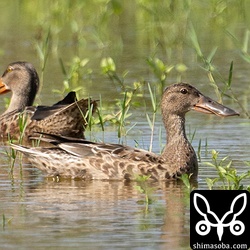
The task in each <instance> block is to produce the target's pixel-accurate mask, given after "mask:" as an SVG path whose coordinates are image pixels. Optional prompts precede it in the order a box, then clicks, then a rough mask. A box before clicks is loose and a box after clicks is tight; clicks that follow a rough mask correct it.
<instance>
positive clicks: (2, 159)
mask: <svg viewBox="0 0 250 250" xmlns="http://www.w3.org/2000/svg"><path fill="white" fill-rule="evenodd" d="M56 2H57V1H55V4H52V5H51V6H50V9H51V12H49V14H47V16H46V14H43V12H42V11H41V12H39V10H40V9H41V10H42V9H43V8H44V9H46V8H45V7H44V6H43V5H42V4H41V2H40V1H38V3H39V4H38V5H37V6H34V3H33V1H25V3H23V2H22V3H18V2H17V1H12V2H11V1H10V2H8V4H5V3H1V9H2V10H3V11H2V15H1V17H0V18H1V23H2V30H1V31H0V33H1V36H0V41H1V57H0V70H1V72H3V70H4V69H5V67H6V65H7V64H8V63H10V62H13V61H17V60H28V61H30V62H32V63H33V64H34V65H35V66H36V68H37V69H38V72H39V74H40V75H41V66H40V65H41V61H40V60H39V57H38V56H37V51H36V45H37V44H36V41H37V40H36V37H37V36H38V35H41V36H43V38H45V37H46V34H47V33H46V32H47V30H46V27H47V28H48V27H49V26H50V27H51V32H52V33H53V34H55V33H57V32H58V33H57V34H59V35H58V36H56V35H54V40H53V44H52V45H51V46H52V50H51V53H50V54H49V58H48V61H47V64H46V68H45V72H44V83H43V86H42V89H41V91H40V94H39V98H38V99H37V100H36V102H37V103H42V104H52V103H54V102H56V101H57V100H58V99H60V98H61V97H62V95H60V94H55V93H53V92H52V89H60V90H61V89H62V88H63V86H62V81H63V80H64V79H65V78H64V76H63V74H62V71H61V68H60V64H59V59H62V60H63V62H64V63H65V66H66V68H67V70H68V71H69V68H70V64H71V62H72V58H73V57H74V56H75V55H78V56H80V57H81V58H82V59H83V58H89V60H90V61H89V64H88V66H87V68H89V69H91V70H92V71H93V72H92V73H91V74H90V75H88V74H86V72H85V74H83V75H84V77H83V78H84V80H83V81H82V82H81V86H82V87H83V89H82V91H80V95H81V96H82V97H83V96H84V97H86V96H88V95H90V96H92V97H93V98H95V99H99V98H100V94H101V96H102V102H103V104H104V111H106V113H107V114H108V112H109V111H110V110H113V108H112V107H113V106H114V104H115V102H116V99H121V98H122V95H121V89H120V86H119V85H117V84H114V83H112V82H111V80H110V79H108V77H106V76H104V75H103V74H101V69H100V62H101V59H102V58H103V57H106V56H112V57H113V58H114V59H115V62H116V66H117V72H118V74H120V75H122V73H123V72H124V71H126V70H129V73H128V74H127V76H126V77H125V84H127V85H130V86H132V83H133V82H134V81H141V80H145V81H146V82H147V81H149V82H155V81H156V76H155V75H154V73H153V72H152V70H151V69H150V68H149V66H148V65H147V63H146V58H147V57H149V56H152V55H153V54H154V53H156V55H157V56H158V57H159V58H161V59H162V60H164V61H166V62H167V63H168V65H171V64H175V63H179V62H182V63H184V64H185V65H186V66H187V67H188V70H187V71H185V72H183V73H180V72H178V71H177V70H173V71H172V72H171V73H170V74H169V76H168V78H167V82H166V83H167V84H170V83H172V82H176V81H178V80H180V79H181V80H183V81H188V82H190V83H192V84H193V85H195V86H196V87H197V88H199V89H200V90H201V91H202V92H204V93H205V94H206V95H209V96H211V97H213V98H215V99H216V96H215V94H214V89H213V88H212V87H211V85H210V84H209V80H208V78H207V73H206V72H205V71H204V70H202V69H201V67H200V66H201V65H202V63H201V62H200V61H199V59H197V54H196V53H195V51H194V49H193V48H192V46H191V45H190V41H189V40H188V39H186V40H185V42H183V40H182V41H176V40H175V41H173V42H169V40H171V39H174V36H176V37H178V35H179V37H180V39H181V38H182V39H183V34H182V33H183V32H182V30H181V31H176V30H179V29H178V27H182V26H183V25H181V22H178V20H176V19H175V20H174V21H175V25H177V28H176V30H175V32H176V34H175V33H174V32H173V33H171V32H170V31H169V30H168V29H169V27H172V26H171V25H173V23H172V21H169V22H170V23H168V22H167V21H166V19H167V18H168V17H167V15H166V16H162V20H163V21H166V23H164V22H163V21H162V23H160V22H159V20H158V21H157V19H155V20H151V19H150V20H149V19H147V18H145V20H146V23H145V24H144V23H143V22H142V20H144V19H143V18H142V17H143V16H142V14H144V15H148V13H147V14H145V13H144V12H142V9H140V7H138V6H139V5H137V4H135V3H134V1H131V2H130V1H126V4H124V6H123V8H124V10H123V12H122V14H120V16H119V18H118V16H117V15H118V14H111V13H110V9H108V10H107V12H105V13H106V16H105V15H104V12H103V13H102V12H101V11H100V9H99V8H97V7H96V5H93V6H91V4H90V5H88V6H85V8H86V13H89V14H86V16H84V17H82V18H83V20H81V18H80V17H81V15H79V13H78V11H76V12H75V13H76V14H75V13H74V12H73V13H74V14H75V15H74V14H73V15H72V16H73V17H74V18H75V20H76V21H77V22H79V23H78V24H79V27H80V30H81V32H82V33H81V34H82V36H81V37H80V38H79V39H80V45H81V46H80V45H79V47H78V45H75V44H74V43H73V35H72V30H71V28H70V25H72V23H71V22H70V21H71V20H68V19H67V18H68V17H67V18H65V20H64V19H63V18H64V16H63V13H64V12H63V10H62V11H61V12H56V10H57V8H59V7H58V6H59V5H58V6H56ZM201 2H202V1H201ZM65 3H67V4H69V3H68V2H67V1H65ZM81 4H84V2H83V3H81ZM203 4H204V3H203ZM201 5H202V3H201ZM197 6H198V5H197ZM63 7H65V6H64V5H63V4H62V8H63ZM150 7H152V8H156V7H157V6H150ZM109 8H110V7H109ZM162 8H166V6H163V7H162ZM197 8H198V7H197ZM246 9H247V8H246ZM46 10H47V9H46ZM66 10H67V8H66ZM81 10H82V9H81ZM93 10H95V11H93ZM237 10H238V9H234V10H232V11H235V13H231V15H229V16H231V17H232V21H231V20H228V24H227V25H228V26H227V27H228V28H230V29H231V31H235V34H236V35H238V38H239V39H240V40H241V41H242V40H243V39H244V25H247V21H245V22H246V23H244V22H243V21H242V19H243V18H242V19H241V18H240V14H239V13H240V11H239V13H238V12H237ZM64 11H65V9H64ZM71 11H72V10H71ZM91 11H92V12H91ZM144 11H145V10H144ZM96 12H97V14H100V12H101V14H103V16H102V20H103V26H101V23H100V22H99V21H100V20H99V19H98V21H93V20H94V17H92V16H94V14H93V13H96ZM44 13H47V12H44ZM60 13H62V14H61V15H62V16H63V18H61V19H60ZM67 13H68V12H67ZM90 13H92V15H91V14H90ZM127 13H129V16H128V14H127ZM164 13H165V12H164ZM200 13H202V12H201V11H200ZM10 14H11V16H10ZM161 14H162V13H161ZM179 14H180V13H179ZM53 15H54V16H53ZM56 15H58V17H57V18H58V19H56ZM69 15H70V12H69ZM78 15H79V17H78ZM199 15H202V14H199V11H198V12H197V17H196V16H194V20H195V19H196V18H198V17H199ZM216 15H217V16H216ZM245 15H246V16H247V13H245ZM100 16H101V15H100ZM237 16H239V19H237V20H236V17H237ZM52 17H54V19H53V18H52ZM73 17H72V18H73ZM91 17H92V19H93V20H92V19H91ZM182 17H183V16H182ZM95 18H96V17H95ZM105 18H107V20H109V18H110V20H111V21H112V22H108V21H105V20H106V19H105ZM148 18H150V15H149V16H148ZM213 18H214V19H213V21H216V22H217V23H216V22H215V23H216V24H217V26H216V25H211V27H210V29H209V32H206V31H207V29H206V28H204V27H206V25H205V24H204V23H205V22H206V21H204V22H200V23H195V25H196V28H197V29H198V30H199V31H200V33H199V34H198V38H200V39H201V45H202V46H203V47H202V48H203V50H204V54H206V55H208V54H209V53H210V52H211V50H212V49H213V48H214V47H215V46H218V47H219V48H218V51H217V53H216V56H215V58H214V61H215V64H216V65H217V66H218V69H219V71H220V72H221V73H222V75H223V77H224V78H226V77H228V70H229V66H230V63H231V61H232V60H233V61H234V74H233V84H232V87H233V90H234V93H235V94H236V95H237V97H238V98H239V100H240V101H241V102H242V103H243V104H244V107H245V108H246V109H247V110H249V102H248V96H249V86H248V85H249V76H248V74H249V64H247V63H246V62H245V61H244V60H242V58H241V57H240V56H239V50H238V48H236V47H234V46H233V45H232V41H231V40H230V39H229V38H228V37H227V36H226V35H225V33H224V32H223V31H224V30H222V29H221V28H222V26H223V25H222V22H223V21H225V20H224V19H220V18H225V17H224V16H223V17H222V16H220V15H219V14H218V13H213ZM160 19H161V18H160ZM177 19H178V18H177ZM207 19H208V16H207V15H205V14H204V20H207ZM229 19H230V18H229ZM91 20H92V22H91ZM246 20H247V19H246ZM182 21H183V20H182ZM219 21H220V22H219ZM95 22H97V23H98V25H99V26H98V25H97V26H98V28H99V29H97V28H96V26H95ZM242 22H243V24H242ZM160 25H163V26H162V27H164V28H166V34H168V35H166V36H165V35H164V36H162V37H161V36H160V35H159V33H158V32H159V30H158V28H159V27H160ZM220 25H221V26H220ZM58 27H59V28H60V29H59V30H58V31H57V30H56V28H58ZM156 27H157V29H154V28H156ZM234 27H240V28H241V29H242V32H241V33H240V34H239V33H237V29H236V30H234ZM182 28H183V27H182ZM43 29H44V31H43ZM145 29H146V30H145ZM153 30H154V32H153ZM10 31H11V32H10ZM97 31H98V32H99V33H98V32H97ZM147 32H148V33H147ZM40 33H41V34H40ZM170 34H171V35H172V36H170ZM211 34H214V36H213V35H211ZM152 35H154V36H156V37H157V39H159V41H160V43H159V44H158V45H157V44H155V43H154V41H153V38H152ZM56 38H57V39H56ZM157 39H156V40H157ZM168 39H169V40H168ZM38 41H39V44H40V45H41V43H40V42H41V41H42V40H38ZM56 41H57V43H56ZM188 41H189V42H188ZM163 42H166V44H164V46H165V47H164V46H162V47H161V44H163ZM56 44H57V46H56ZM218 82H219V83H221V81H218ZM220 86H223V85H222V84H221V85H220ZM2 97H4V96H1V98H0V113H2V112H3V111H4V110H5V108H4V105H5V102H4V100H3V98H2ZM158 98H159V99H160V97H158ZM137 99H138V100H139V101H141V99H140V98H137ZM143 102H145V103H146V104H147V109H145V107H144V106H143V105H142V106H139V107H134V106H133V107H132V108H131V109H130V112H131V113H132V116H131V118H129V120H128V121H130V123H129V124H127V129H128V128H129V127H130V126H132V125H133V124H134V123H136V126H135V127H134V128H133V129H132V130H131V131H129V133H128V135H127V136H126V139H124V138H123V141H124V142H126V143H127V144H128V145H131V146H134V145H135V141H137V142H138V143H139V145H140V147H142V148H145V149H147V148H148V147H149V142H150V129H149V126H148V123H147V120H146V115H145V113H146V112H148V113H149V114H152V109H151V106H150V100H149V98H145V99H143ZM224 103H225V104H226V105H228V106H230V107H232V108H234V109H236V110H239V111H241V109H240V108H239V106H238V105H237V104H236V103H235V102H232V101H231V100H230V99H229V98H224ZM156 120H157V121H156V131H155V138H154V144H153V151H154V152H157V153H158V152H160V150H161V146H162V145H160V143H159V139H158V137H159V136H158V133H159V132H160V130H161V129H162V130H163V126H162V123H161V117H160V113H159V112H158V114H157V119H156ZM186 128H187V134H188V136H189V138H192V134H193V133H194V131H195V137H194V139H193V141H192V144H193V146H194V148H195V149H196V151H197V149H198V144H199V140H201V144H202V147H201V162H200V172H199V178H198V184H197V185H198V187H199V188H202V189H207V185H206V181H205V179H206V178H207V177H209V178H212V177H215V176H216V172H215V170H214V169H213V168H212V167H208V166H207V165H206V164H205V162H211V150H212V149H215V150H217V151H218V152H219V158H220V159H222V158H224V157H226V156H229V158H230V159H232V160H233V166H234V167H235V168H237V170H238V171H239V172H243V171H246V170H248V169H249V167H248V166H247V165H246V163H245V162H246V161H250V156H249V153H248V152H249V148H250V143H249V135H250V132H249V120H248V119H247V118H245V116H244V115H242V116H240V117H232V118H225V119H222V118H219V117H214V116H208V115H203V114H197V113H194V112H193V113H191V112H190V114H188V115H187V124H186ZM116 131H117V127H116V126H113V125H111V124H109V125H107V126H106V131H105V133H104V135H103V134H102V132H101V131H100V128H99V127H96V128H94V132H93V134H92V135H91V134H90V133H87V137H88V138H95V139H104V140H105V141H106V142H115V143H116V142H117V141H118V139H117V132H116ZM164 138H165V135H164V133H163V135H162V140H163V142H164ZM206 141H207V147H206V146H205V145H206ZM6 150H7V151H8V150H9V148H8V146H6V145H3V144H1V146H0V248H1V249H17V248H18V249H44V248H46V249H58V248H60V249H100V248H101V249H189V197H188V195H187V194H186V191H185V188H184V187H183V186H182V185H181V184H180V183H177V182H167V183H151V184H150V188H154V190H153V191H152V195H151V196H152V198H153V199H154V202H153V204H151V205H149V208H148V211H147V207H146V205H145V204H143V203H141V202H140V201H141V200H143V199H144V195H143V194H140V193H139V192H138V191H137V189H136V188H135V186H136V183H134V182H131V183H124V182H108V181H90V182H83V181H72V180H63V181H61V182H55V181H53V180H51V179H46V178H45V177H44V176H43V174H42V173H41V172H40V171H39V170H36V169H33V168H32V167H31V166H30V165H29V164H27V163H25V161H23V165H20V163H19V162H16V164H15V166H14V169H13V173H11V172H10V169H11V168H10V162H9V159H8V157H7V156H6V153H5V151H6ZM248 184H249V183H248Z"/></svg>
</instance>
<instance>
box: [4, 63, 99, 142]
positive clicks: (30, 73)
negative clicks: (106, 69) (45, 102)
mask: <svg viewBox="0 0 250 250" xmlns="http://www.w3.org/2000/svg"><path fill="white" fill-rule="evenodd" d="M38 88H39V77H38V74H37V72H36V69H35V68H34V66H33V65H32V64H31V63H28V62H14V63H11V64H9V65H8V67H7V69H6V70H5V72H4V73H3V75H2V77H1V78H0V94H4V93H7V92H9V91H11V92H12V97H11V100H10V105H9V107H8V109H7V110H6V111H5V112H4V113H3V114H2V115H0V139H7V138H8V136H10V137H11V138H19V137H20V121H21V120H22V121H24V120H26V129H25V137H26V138H28V137H29V136H32V135H34V133H36V132H46V133H52V134H57V135H63V136H73V137H78V138H84V133H83V132H84V127H85V126H86V125H87V122H86V121H87V117H84V116H85V115H86V114H87V113H88V112H90V111H89V109H90V107H91V106H92V111H93V112H94V111H95V109H96V106H97V104H96V101H91V100H89V99H82V100H80V101H77V99H76V95H75V92H70V93H69V94H68V95H67V96H66V97H65V98H64V99H63V100H61V101H59V102H58V103H56V104H54V105H53V106H37V107H34V106H31V105H32V104H33V102H34V99H35V96H36V94H37V91H38ZM86 116H87V115H86Z"/></svg>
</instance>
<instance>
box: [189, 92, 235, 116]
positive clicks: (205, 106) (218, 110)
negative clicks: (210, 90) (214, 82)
mask: <svg viewBox="0 0 250 250" xmlns="http://www.w3.org/2000/svg"><path fill="white" fill-rule="evenodd" d="M192 109H193V110H195V111H198V112H202V113H206V114H214V115H218V116H222V117H224V116H234V115H239V113H237V112H235V111H234V110H232V109H230V108H228V107H226V106H224V105H222V104H220V103H218V102H216V101H214V100H212V99H211V98H209V97H206V96H201V98H200V100H199V101H198V103H196V104H195V105H194V106H193V108H192Z"/></svg>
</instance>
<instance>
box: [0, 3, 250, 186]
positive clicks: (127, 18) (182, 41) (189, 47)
mask: <svg viewBox="0 0 250 250" xmlns="http://www.w3.org/2000/svg"><path fill="white" fill-rule="evenodd" d="M249 7H250V3H249V1H244V0H241V1H238V0H235V1H230V2H229V1H226V0H215V1H197V0H186V1H181V0H180V1H171V0H169V1H160V0H156V1H147V0H137V1H132V0H129V1H122V0H105V1H104V0H98V1H89V0H87V1H82V0H76V1H71V0H64V1H59V0H55V1H44V0H43V1H42V0H38V1H37V3H36V5H34V3H33V1H20V2H19V1H18V3H17V2H16V1H11V2H10V4H8V6H4V8H10V10H11V11H12V12H13V14H15V15H14V16H22V17H23V16H25V21H24V23H21V24H20V25H23V27H25V29H28V30H29V31H30V32H29V34H28V35H27V37H24V38H23V39H24V42H26V43H27V44H28V45H29V46H28V47H29V48H28V49H29V51H31V52H29V53H28V55H29V56H26V54H27V48H26V47H22V49H21V51H19V52H18V53H16V54H18V58H17V57H16V55H15V57H13V56H12V57H9V56H8V53H5V51H8V50H7V49H6V47H2V51H1V53H2V56H3V60H6V59H7V58H8V61H9V60H13V61H14V60H20V59H22V60H23V59H25V60H33V63H35V64H36V65H37V69H38V71H39V75H40V79H41V83H42V89H41V90H40V96H39V98H37V103H41V100H43V99H44V98H43V96H42V95H41V93H42V92H43V91H45V93H50V94H51V92H53V94H55V95H61V96H63V95H65V93H67V92H68V91H70V90H74V91H76V92H77V95H78V98H80V97H83V96H86V95H87V96H94V97H95V99H99V108H98V111H97V115H95V116H94V117H92V116H90V117H89V118H88V119H89V121H88V123H89V127H88V130H89V137H90V138H91V139H93V140H106V138H105V132H107V131H109V130H110V127H112V129H117V141H118V142H119V143H126V142H127V136H128V134H129V133H130V132H131V131H132V130H133V129H136V125H137V121H138V120H137V119H135V110H138V111H137V112H138V113H142V114H143V115H142V116H141V117H140V119H145V120H146V121H147V124H148V127H149V130H150V140H149V143H147V144H146V145H144V142H143V139H142V140H140V141H139V140H138V138H135V141H134V146H136V147H137V146H138V147H146V149H148V150H149V151H155V147H156V148H158V149H159V150H158V151H159V152H157V153H160V151H161V150H162V146H163V145H164V143H163V142H162V141H161V140H162V135H161V128H160V129H158V128H157V130H156V126H155V125H156V122H157V119H158V117H159V113H160V111H159V110H160V109H159V103H160V97H161V95H162V93H163V90H164V88H165V87H166V86H167V85H169V84H170V83H173V82H178V81H189V82H191V83H192V82H194V84H196V85H198V84H199V85H200V86H201V88H202V89H205V90H206V91H208V92H209V91H210V92H214V93H213V94H215V95H216V96H217V100H218V101H220V102H222V101H227V102H230V103H233V104H234V105H235V106H238V109H239V110H240V112H241V115H242V116H244V117H246V118H250V114H249V111H248V108H249V104H248V97H247V95H249V88H247V89H245V90H244V92H245V94H244V96H243V97H239V96H240V95H239V94H240V93H241V92H242V91H241V89H244V86H241V85H240V83H239V82H240V81H241V80H242V81H245V78H244V79H243V77H242V76H240V75H237V70H238V69H239V67H240V66H239V65H241V66H242V65H243V66H244V65H245V67H246V68H248V67H249V63H250V54H249V48H248V46H249V36H250V31H249V30H248V27H249V24H250V14H249V12H248V11H247V10H248V9H249ZM5 13H7V14H8V16H10V15H9V13H8V12H7V11H4V13H3V19H4V20H5V19H6V20H8V17H7V14H6V17H5V16H4V15H5ZM15 20H16V21H15V22H12V23H10V25H13V30H16V29H15V27H16V23H17V22H18V19H15ZM3 26H4V25H3ZM239 27H240V28H239ZM11 28H12V27H10V29H11ZM18 28H20V27H18ZM232 51H233V52H232ZM231 52H232V53H231ZM32 53H33V55H31V54H32ZM34 55H35V56H34ZM9 58H11V59H9ZM221 58H223V61H222V60H221ZM138 64H141V65H140V68H139V70H138V71H137V69H138V67H137V66H138ZM245 77H246V76H245ZM51 79H52V80H51ZM197 79H198V80H199V82H197ZM236 79H237V84H238V85H236ZM46 91H47V92H46ZM104 91H105V96H102V95H100V93H102V92H104ZM20 122H21V124H20V126H21V127H22V128H23V127H24V124H25V122H24V121H23V120H21V119H20ZM96 131H101V133H102V138H98V136H96ZM158 134H159V136H156V135H158ZM190 134H191V136H190V139H191V140H193V137H194V136H195V128H194V129H192V130H191V132H190ZM195 139H196V140H199V138H195ZM204 140H206V138H204ZM153 142H155V143H157V146H155V145H154V143H153ZM207 144H209V142H207V140H206V145H205V146H204V148H205V151H207ZM202 147H203V146H202V143H201V139H200V141H199V145H198V149H197V155H198V158H199V159H201V151H202ZM214 152H215V151H213V156H212V163H210V165H212V166H214V167H215V169H216V171H217V173H218V176H219V177H218V178H215V179H208V180H207V185H208V188H210V189H212V188H214V186H215V184H218V182H219V181H222V183H223V187H224V188H227V189H233V188H236V189H241V188H242V185H241V181H242V180H243V179H245V178H248V176H249V173H245V174H242V175H239V174H238V173H237V172H235V171H234V170H233V168H231V164H230V165H228V166H226V167H225V166H224V161H221V162H220V164H217V163H218V162H217V161H216V160H217V158H215V156H216V157H217V153H214ZM9 155H10V156H11V157H13V156H14V157H15V155H13V152H10V153H9ZM11 157H10V158H11ZM223 169H224V170H223ZM183 178H184V179H183V181H184V183H185V184H186V185H189V184H188V183H189V177H187V176H186V177H185V176H184V177H183ZM185 178H186V179H185ZM223 178H224V179H223ZM225 178H226V180H227V181H229V179H230V181H229V182H224V181H223V180H225ZM145 181H146V180H145ZM189 188H190V189H191V188H192V187H191V186H189Z"/></svg>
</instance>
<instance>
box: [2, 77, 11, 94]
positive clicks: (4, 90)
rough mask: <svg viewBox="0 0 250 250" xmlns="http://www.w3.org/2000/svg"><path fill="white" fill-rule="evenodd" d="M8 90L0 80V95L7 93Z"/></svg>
mask: <svg viewBox="0 0 250 250" xmlns="http://www.w3.org/2000/svg"><path fill="white" fill-rule="evenodd" d="M9 91H10V90H9V89H8V88H7V87H6V85H5V84H4V83H3V82H2V79H0V95H1V94H4V93H7V92H9Z"/></svg>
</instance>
